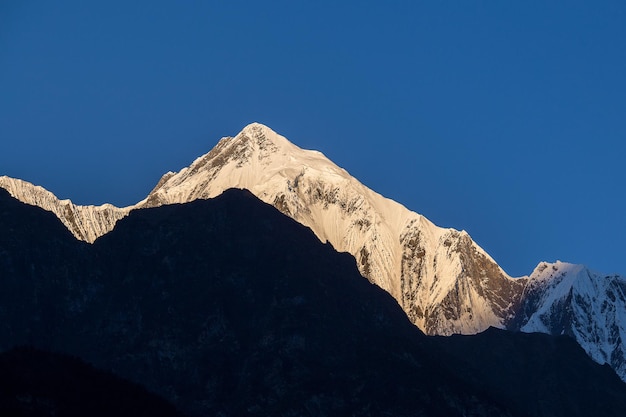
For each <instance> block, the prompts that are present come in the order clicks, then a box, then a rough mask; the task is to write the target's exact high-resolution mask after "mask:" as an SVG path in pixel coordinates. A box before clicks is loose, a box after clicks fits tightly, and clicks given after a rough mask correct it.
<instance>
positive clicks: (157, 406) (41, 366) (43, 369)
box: [0, 347, 182, 417]
mask: <svg viewBox="0 0 626 417" xmlns="http://www.w3.org/2000/svg"><path fill="white" fill-rule="evenodd" d="M0 415H2V416H5V417H47V416H56V417H74V416H75V417H79V416H90V417H100V416H102V417H104V416H117V417H125V416H128V417H131V416H132V417H139V416H145V417H176V416H181V417H182V414H180V413H179V412H178V411H176V409H175V408H174V407H173V406H172V405H171V404H169V403H168V402H167V401H165V400H164V399H162V398H160V397H158V396H156V395H155V394H151V393H149V392H148V391H146V390H145V389H144V388H142V387H140V386H139V385H137V384H134V383H131V382H129V381H126V380H124V379H121V378H119V377H117V376H114V375H112V374H110V373H107V372H103V371H100V370H97V369H95V368H93V367H92V366H89V365H87V364H86V363H84V362H83V361H81V360H80V359H78V358H75V357H70V356H67V355H61V354H55V353H49V352H44V351H41V350H37V349H33V348H28V347H20V348H15V349H12V350H10V351H8V352H4V353H2V354H0Z"/></svg>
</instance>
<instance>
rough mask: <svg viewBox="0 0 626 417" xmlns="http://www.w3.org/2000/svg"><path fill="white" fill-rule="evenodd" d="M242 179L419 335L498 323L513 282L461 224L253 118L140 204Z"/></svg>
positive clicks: (515, 289) (516, 287) (508, 305)
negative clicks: (378, 292) (392, 302)
mask: <svg viewBox="0 0 626 417" xmlns="http://www.w3.org/2000/svg"><path fill="white" fill-rule="evenodd" d="M228 188H245V189H248V190H250V191H252V192H253V193H254V194H255V195H256V196H258V197H259V198H260V199H261V200H263V201H265V202H267V203H269V204H272V205H274V206H275V207H277V208H278V209H279V210H280V211H282V212H283V213H285V214H286V215H288V216H290V217H292V218H294V219H295V220H297V221H298V222H300V223H302V224H304V225H306V226H308V227H310V228H311V229H312V230H313V231H314V232H315V234H316V235H317V236H318V237H319V238H320V240H322V241H328V242H330V243H331V244H332V245H333V246H334V247H335V249H337V250H339V251H345V252H349V253H351V254H352V255H354V257H355V258H356V260H357V263H358V266H359V269H360V270H361V272H362V273H363V275H364V276H365V277H367V278H368V279H370V280H371V281H372V282H374V283H376V284H378V285H379V286H380V287H382V288H383V289H385V290H387V291H388V292H389V293H391V295H393V296H394V297H395V298H396V300H397V301H398V303H399V304H400V305H401V306H402V307H403V308H404V310H405V311H406V313H407V314H408V316H409V318H410V319H411V321H413V323H415V324H416V325H417V326H418V327H420V328H421V329H422V330H424V331H425V332H426V333H429V334H451V333H476V332H480V331H482V330H485V329H486V328H487V327H489V326H494V327H501V328H502V327H505V325H506V322H507V320H508V319H509V318H510V317H512V314H513V311H514V309H515V307H516V305H517V302H518V295H519V294H520V293H521V288H522V285H523V283H522V282H521V281H520V280H514V279H511V278H510V277H508V276H507V275H506V274H505V273H504V272H503V271H502V270H501V269H500V268H499V267H498V265H497V264H496V263H495V262H494V261H493V259H491V258H490V257H489V255H487V254H486V253H485V252H484V251H483V250H482V249H481V248H480V247H478V246H477V245H476V244H475V243H474V242H473V241H472V240H471V238H470V237H469V236H468V235H467V233H465V232H459V231H457V230H453V229H443V228H439V227H437V226H435V225H434V224H433V223H431V222H430V221H429V220H428V219H426V218H424V217H423V216H421V215H419V214H417V213H415V212H412V211H409V210H407V209H406V208H405V207H403V206H402V205H400V204H398V203H396V202H394V201H392V200H389V199H387V198H385V197H383V196H381V195H380V194H377V193H375V192H374V191H372V190H370V189H368V188H367V187H365V186H364V185H363V184H361V183H360V182H359V181H357V180H356V179H355V178H353V177H352V176H350V174H348V172H346V171H345V170H344V169H342V168H340V167H338V166H337V165H335V164H334V163H333V162H331V161H330V160H329V159H327V158H326V157H325V156H324V155H323V154H322V153H320V152H317V151H308V150H303V149H300V148H298V147H297V146H295V145H293V144H292V143H291V142H289V141H288V140H287V139H285V138H284V137H282V136H280V135H278V134H276V133H275V132H274V131H272V130H271V129H269V128H267V127H266V126H263V125H260V124H256V123H255V124H251V125H249V126H247V127H246V128H245V129H244V130H243V131H242V132H241V133H239V134H238V135H237V136H236V137H234V138H233V137H227V138H223V139H222V140H221V141H220V142H219V143H218V144H217V146H216V147H215V148H214V149H213V150H212V151H210V152H209V153H208V154H206V155H204V156H202V157H200V158H198V159H196V160H195V161H194V162H193V163H192V164H191V165H190V166H189V167H188V168H185V169H183V170H182V171H180V172H179V173H171V172H170V173H168V174H166V175H165V176H164V177H163V178H162V179H161V181H159V184H158V185H157V187H156V188H155V189H154V190H153V191H152V192H151V193H150V195H149V196H148V198H147V200H146V201H145V202H143V203H140V206H157V205H162V204H171V203H181V202H185V201H191V200H194V199H197V198H210V197H214V196H217V195H219V194H220V193H221V192H222V191H224V190H225V189H228Z"/></svg>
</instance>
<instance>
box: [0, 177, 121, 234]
mask: <svg viewBox="0 0 626 417" xmlns="http://www.w3.org/2000/svg"><path fill="white" fill-rule="evenodd" d="M0 187H2V188H4V189H6V190H7V191H8V192H9V193H11V195H12V196H13V197H15V198H16V199H18V200H20V201H22V202H24V203H27V204H30V205H33V206H38V207H41V208H43V209H45V210H48V211H51V212H53V213H54V214H56V216H57V217H58V218H59V219H60V220H61V221H62V222H63V224H64V225H65V226H66V227H67V228H68V229H69V230H70V231H71V232H72V234H73V235H74V236H76V238H77V239H80V240H84V241H86V242H90V243H91V242H93V241H94V240H96V239H97V238H98V237H100V236H102V235H104V234H105V233H108V232H110V231H111V230H113V227H114V226H115V223H116V222H117V221H118V220H119V219H121V218H122V217H124V216H126V215H127V214H128V213H129V212H130V210H131V209H132V208H133V207H125V208H118V207H115V206H113V205H111V204H103V205H101V206H79V205H75V204H74V203H72V201H70V200H59V199H58V198H56V196H55V195H54V194H52V193H51V192H50V191H47V190H46V189H44V188H43V187H40V186H36V185H33V184H31V183H29V182H26V181H22V180H19V179H15V178H10V177H7V176H0Z"/></svg>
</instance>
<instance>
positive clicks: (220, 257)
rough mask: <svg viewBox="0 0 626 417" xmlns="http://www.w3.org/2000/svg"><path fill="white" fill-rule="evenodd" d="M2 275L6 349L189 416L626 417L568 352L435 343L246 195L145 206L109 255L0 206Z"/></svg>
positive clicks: (0, 196) (499, 335) (616, 399)
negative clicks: (75, 362)
mask: <svg viewBox="0 0 626 417" xmlns="http://www.w3.org/2000/svg"><path fill="white" fill-rule="evenodd" d="M0 277H2V279H1V280H0V306H1V308H0V323H2V329H3V331H2V332H0V350H4V349H9V348H10V347H11V346H13V345H15V344H18V345H19V344H30V345H33V346H35V347H37V348H39V349H46V350H53V351H58V352H65V353H66V354H71V355H75V356H78V357H80V358H82V359H83V360H86V361H87V362H89V363H90V364H91V365H92V366H95V367H97V368H99V369H102V370H105V371H112V372H113V373H114V374H116V375H118V376H121V377H123V378H127V379H129V380H131V381H133V382H134V383H137V384H142V385H144V386H145V387H146V388H147V389H148V390H150V391H153V392H156V393H158V394H161V395H163V396H164V397H165V398H167V399H168V400H169V401H171V402H172V403H174V404H175V405H176V406H178V407H179V408H180V409H181V410H183V411H184V412H187V413H189V414H190V415H196V416H201V415H222V416H243V415H250V416H254V415H284V416H290V415H319V416H325V415H394V416H405V415H406V416H409V415H410V416H439V415H441V416H444V415H445V416H462V415H474V416H586V415H590V410H592V411H602V413H603V415H607V416H621V415H624V413H625V412H626V385H624V384H623V383H622V382H621V381H620V380H619V378H617V376H616V375H615V373H614V372H613V371H612V370H610V369H609V368H608V367H607V366H600V365H598V364H596V363H594V362H593V361H591V360H590V359H589V358H588V357H587V356H586V355H585V353H584V352H583V350H582V349H581V348H580V347H579V346H578V345H577V344H576V343H575V342H574V341H573V340H571V339H569V338H564V337H560V338H559V337H553V336H549V335H540V334H535V335H526V334H523V333H513V332H505V331H498V330H495V329H494V330H491V331H488V332H485V333H483V334H479V335H475V336H471V339H456V338H454V337H452V338H439V339H434V338H432V337H428V336H425V335H424V334H423V333H422V332H420V331H419V330H418V329H417V328H415V326H413V325H412V324H411V323H410V322H409V321H408V319H407V317H406V315H405V314H404V312H403V311H402V309H401V308H400V307H399V306H398V304H397V303H396V301H395V300H394V299H393V298H392V297H391V296H390V295H389V294H388V293H386V292H385V291H383V290H382V289H380V288H379V287H378V286H376V285H372V284H370V283H368V282H367V281H366V280H364V279H363V278H362V277H361V276H360V274H359V272H358V270H357V268H356V264H355V261H354V258H353V257H351V256H350V255H348V254H345V253H338V252H336V251H335V250H334V249H333V248H332V247H331V245H328V244H322V243H321V242H320V241H319V239H317V237H316V236H315V235H314V234H313V233H312V232H311V231H310V229H307V228H305V227H304V226H302V225H300V224H298V223H297V222H295V221H293V220H291V219H289V218H288V217H286V216H284V215H283V214H281V213H280V212H278V211H277V210H276V209H274V208H273V207H271V206H269V205H267V204H264V203H262V202H261V201H260V200H258V199H257V198H256V197H254V196H253V195H252V194H250V193H249V192H247V191H241V190H227V191H225V192H224V193H222V194H221V195H220V196H219V197H216V198H214V199H211V200H197V201H194V202H191V203H187V204H174V205H168V206H162V207H156V208H149V209H143V210H135V211H133V212H131V213H130V214H129V216H127V217H125V218H124V219H122V220H120V221H119V222H118V224H117V226H116V227H115V229H114V230H113V231H112V232H110V233H108V234H107V235H105V236H103V237H102V238H100V239H98V240H96V241H95V242H94V244H93V245H89V244H86V243H84V242H80V241H77V240H76V239H74V237H73V236H72V235H71V234H70V233H69V232H68V231H67V230H66V229H65V228H64V227H63V226H62V225H61V223H60V222H59V221H58V219H57V218H56V217H55V216H54V215H53V214H52V213H49V212H46V211H45V210H42V209H40V208H38V207H32V206H29V205H25V204H23V203H20V202H18V201H17V200H15V199H13V198H11V197H10V196H9V195H8V193H6V192H0ZM464 351H465V352H467V353H466V354H463V353H462V352H464ZM459 352H461V353H459ZM485 356H487V358H485ZM557 359H559V360H557ZM0 364H1V362H0ZM1 371H2V368H0V372H1ZM503 381H506V382H510V381H513V382H512V383H506V384H504V383H502V382H503ZM494 387H496V388H494ZM579 391H583V392H585V395H578V394H579ZM103 394H106V392H104V393H103ZM520 398H525V399H526V401H520V400H519V399H520ZM534 398H537V399H540V400H541V401H539V402H535V401H533V399H534ZM549 398H551V400H550V401H548V399H549Z"/></svg>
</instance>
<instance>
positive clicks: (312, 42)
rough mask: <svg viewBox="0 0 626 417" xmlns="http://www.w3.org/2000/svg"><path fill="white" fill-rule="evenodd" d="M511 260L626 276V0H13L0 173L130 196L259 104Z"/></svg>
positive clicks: (373, 180) (62, 188)
mask: <svg viewBox="0 0 626 417" xmlns="http://www.w3.org/2000/svg"><path fill="white" fill-rule="evenodd" d="M253 121H257V122H260V123H264V124H266V125H268V126H269V127H271V128H272V129H274V130H275V131H277V132H278V133H281V134H283V135H284V136H286V137H287V138H289V139H290V140H291V141H292V142H294V143H295V144H296V145H298V146H300V147H303V148H308V149H317V150H320V151H322V152H324V153H325V154H326V155H327V156H328V157H329V158H330V159H332V160H333V161H334V162H335V163H337V164H338V165H340V166H342V167H344V168H345V169H347V170H348V171H349V172H350V173H351V174H352V175H354V176H355V177H357V178H358V179H360V180H361V181H362V182H363V183H365V184H366V185H367V186H369V187H370V188H373V189H374V190H376V191H378V192H379V193H381V194H383V195H385V196H387V197H389V198H392V199H394V200H396V201H398V202H400V203H402V204H404V205H405V206H407V207H408V208H410V209H412V210H414V211H417V212H418V213H421V214H423V215H425V216H426V217H428V218H429V219H430V220H432V221H434V222H435V223H436V224H438V225H440V226H445V227H454V228H457V229H465V230H467V231H468V232H469V233H470V235H471V236H472V237H473V238H474V239H475V240H476V241H477V242H478V243H479V244H480V245H481V246H483V248H485V250H487V252H489V253H490V254H491V255H492V256H493V257H494V258H495V259H496V261H498V262H499V263H500V264H501V265H502V267H503V268H504V269H505V270H506V271H507V272H509V273H510V274H512V275H516V276H517V275H524V274H529V273H530V272H531V271H532V269H533V268H534V267H535V265H536V264H537V263H538V262H539V261H541V260H547V261H555V260H556V259H560V260H562V261H568V262H575V263H584V264H586V265H588V266H589V267H590V268H592V269H595V270H598V271H601V272H606V273H611V272H619V273H622V274H626V216H625V215H624V208H625V202H626V192H625V191H626V187H625V184H626V174H625V170H624V168H625V166H624V160H625V155H626V144H625V140H626V3H625V2H624V1H623V0H616V1H577V0H570V1H550V2H546V1H532V0H531V1H434V0H433V1H417V0H415V1H388V2H382V1H343V2H337V1H332V2H330V1H298V0H290V1H269V2H260V1H192V0H189V1H160V0H152V1H136V2H131V1H115V0H108V1H79V0H77V1H64V0H60V1H47V0H41V1H35V0H32V1H29V0H2V1H0V175H2V174H4V175H9V176H12V177H17V178H22V179H25V180H27V181H30V182H33V183H35V184H38V185H42V186H44V187H45V188H47V189H49V190H50V191H52V192H54V193H55V194H56V195H57V196H58V197H60V198H71V199H72V200H73V201H74V202H75V203H78V204H101V203H104V202H111V203H114V204H116V205H128V204H132V203H135V202H137V201H139V200H140V199H142V198H143V197H145V195H146V194H147V193H148V192H149V191H150V189H151V188H152V187H153V186H154V185H155V184H156V182H157V181H158V179H159V178H160V176H161V175H162V174H163V173H165V172H166V171H168V170H174V171H176V170H179V169H181V168H182V167H184V166H186V165H188V164H189V163H190V162H191V161H192V160H193V159H195V158H196V157H197V156H200V155H201V154H203V153H205V152H208V151H209V150H210V149H211V148H212V147H213V146H214V145H215V144H216V143H217V141H218V140H219V139H220V138H221V137H223V136H233V135H235V134H237V133H238V132H239V131H240V130H241V129H242V128H243V127H244V126H245V125H246V124H248V123H250V122H253Z"/></svg>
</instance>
